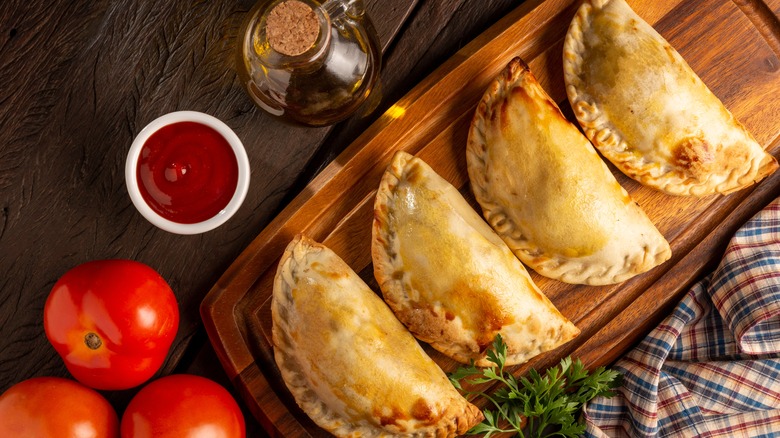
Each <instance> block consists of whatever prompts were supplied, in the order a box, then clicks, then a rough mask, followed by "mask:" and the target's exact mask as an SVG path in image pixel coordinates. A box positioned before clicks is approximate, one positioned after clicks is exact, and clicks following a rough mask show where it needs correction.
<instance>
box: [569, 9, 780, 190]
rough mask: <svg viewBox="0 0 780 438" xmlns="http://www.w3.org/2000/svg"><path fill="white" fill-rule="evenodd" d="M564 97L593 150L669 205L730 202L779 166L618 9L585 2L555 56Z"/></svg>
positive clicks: (654, 35) (637, 21) (660, 44)
mask: <svg viewBox="0 0 780 438" xmlns="http://www.w3.org/2000/svg"><path fill="white" fill-rule="evenodd" d="M563 70H564V79H565V82H566V91H567V93H568V96H569V102H570V103H571V106H572V108H573V109H574V114H575V115H576V116H577V119H578V120H579V122H580V125H581V126H582V128H583V130H584V131H585V134H586V135H587V136H588V138H590V139H591V141H592V142H593V144H594V145H595V146H596V147H597V148H598V149H599V150H600V151H601V153H602V154H604V156H605V157H607V158H608V159H609V160H610V161H612V162H613V163H614V164H615V166H617V167H618V168H619V169H620V170H621V171H623V172H624V173H625V174H626V175H628V176H630V177H632V178H634V179H636V180H637V181H639V182H640V183H642V184H645V185H647V186H650V187H654V188H656V189H659V190H662V191H664V192H666V193H670V194H673V195H694V196H704V195H709V194H712V193H730V192H733V191H736V190H740V189H742V188H744V187H746V186H749V185H751V184H753V183H755V182H757V181H760V180H761V179H762V178H764V177H765V176H767V175H769V174H771V173H772V172H774V171H775V169H777V161H776V160H775V159H774V158H773V157H772V156H771V155H769V154H767V153H766V152H765V151H764V150H763V148H762V147H761V146H760V145H759V144H758V143H757V142H756V141H755V139H753V137H752V136H751V135H750V133H749V132H748V131H747V130H746V129H745V127H744V126H742V124H740V123H739V122H738V121H737V120H736V119H735V118H734V116H732V115H731V113H730V112H729V111H728V110H727V109H726V108H725V107H724V106H723V104H722V103H721V102H720V100H718V98H717V97H716V96H715V95H714V94H712V92H710V90H709V89H708V88H707V86H706V85H704V82H702V80H701V79H699V77H698V76H697V75H696V73H694V72H693V70H691V68H690V67H689V66H688V64H687V63H686V62H685V60H683V59H682V57H681V56H680V54H679V53H677V51H676V50H675V49H674V48H672V47H671V46H670V45H669V43H668V42H667V41H666V40H665V39H664V38H663V37H662V36H661V35H660V34H658V32H656V31H655V30H654V29H653V28H652V26H650V25H649V24H648V23H646V22H645V21H644V20H642V18H640V17H639V16H638V15H637V14H636V13H635V12H634V11H633V10H632V9H631V8H630V7H629V6H628V4H627V3H626V2H625V1H624V0H586V1H585V2H584V3H583V4H582V6H580V8H579V10H578V11H577V14H576V15H575V17H574V20H573V21H572V22H571V25H570V26H569V31H568V33H567V35H566V40H565V43H564V49H563Z"/></svg>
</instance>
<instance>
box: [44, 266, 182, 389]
mask: <svg viewBox="0 0 780 438" xmlns="http://www.w3.org/2000/svg"><path fill="white" fill-rule="evenodd" d="M43 313H44V329H45V330H46V337H47V338H49V342H51V344H52V345H53V346H54V349H56V350H57V353H59V354H60V356H62V359H63V360H64V361H65V365H66V366H67V367H68V371H70V373H71V374H72V375H73V377H75V378H76V380H78V381H79V382H81V383H83V384H85V385H87V386H91V387H92V388H96V389H127V388H132V387H134V386H138V385H140V384H141V383H143V382H145V381H147V380H149V378H151V377H152V376H153V375H154V373H156V372H157V370H159V369H160V366H161V365H162V363H163V361H164V360H165V357H166V356H167V355H168V350H169V349H170V347H171V343H172V342H173V339H174V337H176V331H177V330H178V328H179V308H178V306H177V305H176V297H175V296H174V295H173V291H171V288H170V287H169V286H168V283H166V282H165V280H163V278H162V277H160V274H158V273H157V272H156V271H155V270H154V269H152V268H150V267H149V266H146V265H144V264H143V263H138V262H134V261H130V260H100V261H93V262H88V263H84V264H82V265H79V266H76V267H75V268H73V269H71V270H70V271H68V272H66V273H65V275H63V276H62V277H61V278H60V279H59V281H57V283H56V284H55V285H54V287H53V288H52V290H51V293H50V294H49V298H48V299H47V300H46V306H45V308H44V311H43Z"/></svg>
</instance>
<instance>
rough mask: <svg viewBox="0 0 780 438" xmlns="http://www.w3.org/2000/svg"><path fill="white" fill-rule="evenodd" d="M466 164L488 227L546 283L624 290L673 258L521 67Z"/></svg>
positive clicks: (487, 114)
mask: <svg viewBox="0 0 780 438" xmlns="http://www.w3.org/2000/svg"><path fill="white" fill-rule="evenodd" d="M466 161H467V163H468V172H469V179H470V180H471V187H472V190H473V191H474V195H475V196H476V198H477V201H478V202H479V204H480V205H481V206H482V211H483V213H484V215H485V218H486V219H487V221H488V223H490V225H491V226H492V227H493V229H494V230H496V232H497V233H498V235H499V236H501V238H502V239H504V242H506V244H507V245H508V246H509V248H510V249H511V250H512V251H513V252H514V253H515V255H517V257H518V258H519V259H520V260H522V261H523V263H525V264H526V265H528V266H530V267H531V268H532V269H534V270H535V271H536V272H538V273H540V274H542V275H544V276H546V277H550V278H554V279H556V280H561V281H565V282H567V283H582V284H591V285H602V284H610V283H617V282H621V281H624V280H626V279H628V278H630V277H633V276H634V275H636V274H639V273H642V272H645V271H647V270H649V269H650V268H652V267H654V266H656V265H658V264H660V263H662V262H664V261H665V260H667V259H669V257H670V256H671V251H670V249H669V244H668V243H667V242H666V239H664V237H663V236H662V235H661V233H659V232H658V230H656V228H655V226H654V225H653V224H652V222H650V220H649V219H648V218H647V216H646V215H645V213H644V212H643V211H642V210H641V209H640V208H639V206H638V205H637V204H636V203H635V202H634V201H633V199H631V197H630V196H629V195H628V193H626V191H625V190H624V189H623V187H621V186H620V184H618V182H617V180H615V177H614V176H613V175H612V173H611V172H610V171H609V168H608V167H607V165H606V164H604V162H603V161H602V160H601V158H600V157H599V156H598V154H597V153H596V150H595V149H593V146H591V144H590V142H588V139H587V138H585V136H583V135H582V133H580V131H579V130H578V129H577V128H576V127H575V126H574V125H573V124H571V122H569V121H568V120H567V119H566V118H565V117H564V116H563V114H562V113H561V111H560V109H558V105H556V104H555V102H553V101H552V99H550V97H549V96H548V95H547V93H545V92H544V90H543V89H542V87H541V86H540V85H539V83H538V82H537V81H536V78H534V76H533V74H532V73H531V71H530V70H529V69H528V66H527V65H525V63H524V62H523V61H522V60H521V59H520V58H515V59H513V60H512V61H511V62H510V63H509V65H508V66H507V67H506V68H505V69H504V71H503V72H502V73H501V74H500V75H499V76H498V77H497V78H496V80H495V81H493V83H491V84H490V86H489V87H488V89H487V91H486V92H485V95H484V96H483V97H482V100H481V101H480V103H479V105H478V106H477V111H476V113H475V115H474V120H473V121H472V124H471V130H470V131H469V140H468V145H467V147H466Z"/></svg>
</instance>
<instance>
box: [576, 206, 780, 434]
mask: <svg viewBox="0 0 780 438" xmlns="http://www.w3.org/2000/svg"><path fill="white" fill-rule="evenodd" d="M613 368H614V369H615V370H617V371H619V372H620V373H621V374H623V386H622V387H621V388H620V390H619V391H618V395H616V396H615V397H613V398H611V399H607V398H603V397H599V398H597V399H594V400H592V401H591V402H590V403H588V405H587V406H586V407H585V409H584V410H583V416H584V418H585V421H586V422H587V432H586V436H589V437H656V436H675V437H773V436H776V437H780V198H778V199H776V200H775V201H773V202H772V203H771V204H769V205H768V206H767V207H766V208H764V209H763V210H762V211H761V212H760V213H759V214H757V215H756V216H755V217H753V218H752V219H751V220H750V221H749V222H747V223H746V224H745V225H743V226H742V228H740V230H739V231H738V232H737V233H736V234H735V235H734V237H733V238H732V239H731V242H730V243H729V246H728V249H727V250H726V253H725V255H724V256H723V260H722V261H721V263H720V266H718V268H717V269H716V270H715V272H713V273H711V274H710V275H708V276H707V277H705V278H704V279H702V280H701V281H700V282H698V283H697V284H696V285H695V286H693V288H691V290H690V291H689V292H688V293H687V295H686V296H685V297H684V298H683V300H682V301H681V302H680V304H679V305H678V306H677V308H676V309H675V310H674V312H673V313H672V315H671V316H669V317H668V318H667V319H666V320H664V321H663V323H661V324H660V325H659V326H658V327H656V328H655V329H654V330H653V331H652V332H650V334H649V335H647V337H646V338H645V339H644V340H643V341H642V342H641V343H640V344H639V345H638V346H637V347H636V348H635V349H634V350H632V351H630V352H629V353H628V354H626V355H625V356H624V357H623V358H621V359H619V360H618V361H617V362H616V364H615V365H614V366H613Z"/></svg>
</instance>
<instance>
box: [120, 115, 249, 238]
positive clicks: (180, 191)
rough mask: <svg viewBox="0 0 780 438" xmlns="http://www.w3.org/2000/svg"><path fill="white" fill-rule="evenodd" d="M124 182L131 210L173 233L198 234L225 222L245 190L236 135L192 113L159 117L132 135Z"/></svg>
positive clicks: (245, 166) (245, 162) (245, 164)
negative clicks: (133, 206) (134, 209)
mask: <svg viewBox="0 0 780 438" xmlns="http://www.w3.org/2000/svg"><path fill="white" fill-rule="evenodd" d="M125 182H126V184H127V191H128V193H129V195H130V199H131V200H132V201H133V204H134V205H135V207H136V209H137V210H138V211H139V212H140V213H141V214H142V215H143V216H144V217H145V218H146V219H147V220H149V222H151V223H152V224H154V225H156V226H157V227H159V228H162V229H163V230H166V231H169V232H172V233H176V234H198V233H203V232H205V231H209V230H211V229H214V228H216V227H218V226H219V225H221V224H222V223H224V222H225V221H227V220H228V219H229V218H230V217H231V216H232V215H233V214H234V213H235V212H236V211H237V210H238V208H239V207H240V206H241V203H242V202H243V201H244V198H245V196H246V193H247V191H248V188H249V159H248V158H247V155H246V151H245V150H244V146H243V144H242V143H241V140H240V139H239V138H238V136H236V134H235V133H234V132H233V131H232V130H231V129H230V128H229V127H228V126H227V125H225V123H223V122H222V121H220V120H219V119H217V118H215V117H212V116H210V115H208V114H204V113H200V112H196V111H178V112H173V113H170V114H166V115H164V116H161V117H159V118H157V119H155V120H154V121H152V122H151V123H149V125H147V126H146V127H145V128H144V129H143V130H141V132H140V133H138V135H137V136H136V138H135V140H134V141H133V144H132V146H131V147H130V151H129V152H128V154H127V162H126V165H125Z"/></svg>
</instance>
